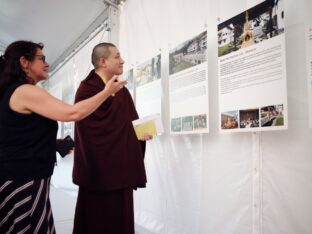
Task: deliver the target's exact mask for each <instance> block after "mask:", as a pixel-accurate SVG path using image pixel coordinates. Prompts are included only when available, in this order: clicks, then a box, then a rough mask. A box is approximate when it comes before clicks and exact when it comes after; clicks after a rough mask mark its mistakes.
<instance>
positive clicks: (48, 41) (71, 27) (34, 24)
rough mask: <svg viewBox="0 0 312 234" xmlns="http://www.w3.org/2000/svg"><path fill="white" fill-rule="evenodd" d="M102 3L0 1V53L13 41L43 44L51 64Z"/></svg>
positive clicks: (81, 0) (82, 0)
mask: <svg viewBox="0 0 312 234" xmlns="http://www.w3.org/2000/svg"><path fill="white" fill-rule="evenodd" d="M104 2H108V1H103V0H79V1H77V0H66V1H64V0H27V1H23V0H0V50H3V49H4V48H5V47H6V46H7V45H8V44H10V43H11V42H13V41H15V40H31V41H34V42H43V43H44V45H45V48H44V53H45V54H46V56H47V61H48V63H49V64H50V65H51V64H53V63H54V62H55V61H57V59H58V58H59V57H60V56H61V55H62V54H63V53H64V51H66V50H68V48H70V47H71V45H72V44H73V43H74V42H76V41H77V39H78V38H79V37H80V36H81V35H82V34H83V32H85V31H86V29H87V28H88V27H89V26H90V25H92V23H93V22H94V20H95V19H96V18H97V17H98V16H99V15H100V14H101V13H102V12H104V10H105V8H106V7H107V6H108V5H107V4H105V3H104Z"/></svg>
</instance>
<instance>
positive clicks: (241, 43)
mask: <svg viewBox="0 0 312 234" xmlns="http://www.w3.org/2000/svg"><path fill="white" fill-rule="evenodd" d="M282 1H283V0H267V1H264V2H262V3H260V4H258V5H256V6H255V7H252V8H250V9H248V10H247V11H245V12H243V13H241V14H239V15H237V16H235V17H233V18H231V19H229V20H227V21H225V22H223V23H221V24H219V25H218V56H219V57H221V56H223V55H226V54H229V53H231V52H233V51H237V50H239V49H241V48H245V47H247V46H250V45H253V44H255V43H259V42H261V41H263V40H267V39H270V38H272V37H275V36H277V35H280V34H282V33H283V32H284V9H283V4H282Z"/></svg>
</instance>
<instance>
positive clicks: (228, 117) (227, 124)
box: [221, 110, 238, 129]
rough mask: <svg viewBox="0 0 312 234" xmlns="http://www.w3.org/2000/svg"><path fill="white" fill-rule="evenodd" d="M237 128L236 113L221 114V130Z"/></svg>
mask: <svg viewBox="0 0 312 234" xmlns="http://www.w3.org/2000/svg"><path fill="white" fill-rule="evenodd" d="M235 128H238V111H237V110H236V111H226V112H222V113H221V129H235Z"/></svg>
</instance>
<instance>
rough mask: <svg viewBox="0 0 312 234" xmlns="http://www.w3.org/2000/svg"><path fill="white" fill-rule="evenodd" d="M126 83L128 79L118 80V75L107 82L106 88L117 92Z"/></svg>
mask: <svg viewBox="0 0 312 234" xmlns="http://www.w3.org/2000/svg"><path fill="white" fill-rule="evenodd" d="M126 84H127V81H126V80H121V81H118V76H114V77H113V78H111V79H110V80H109V81H108V82H107V83H106V85H105V88H104V90H106V91H108V92H109V93H110V94H113V93H117V92H118V91H119V90H121V89H122V88H123V87H124V86H125V85H126Z"/></svg>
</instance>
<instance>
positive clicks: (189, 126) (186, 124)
mask: <svg viewBox="0 0 312 234" xmlns="http://www.w3.org/2000/svg"><path fill="white" fill-rule="evenodd" d="M193 129H194V125H193V116H186V117H182V131H185V132H186V131H193Z"/></svg>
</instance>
